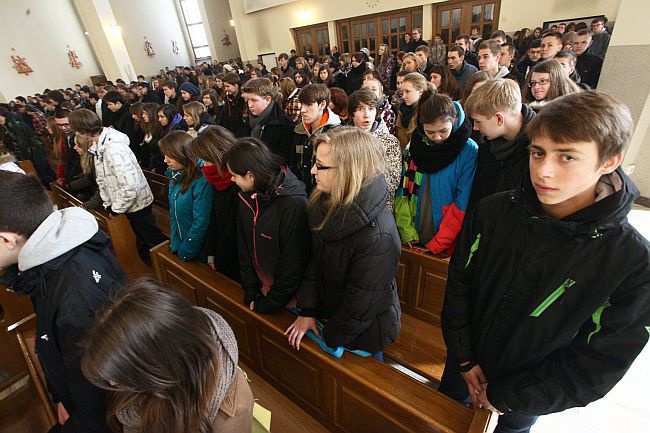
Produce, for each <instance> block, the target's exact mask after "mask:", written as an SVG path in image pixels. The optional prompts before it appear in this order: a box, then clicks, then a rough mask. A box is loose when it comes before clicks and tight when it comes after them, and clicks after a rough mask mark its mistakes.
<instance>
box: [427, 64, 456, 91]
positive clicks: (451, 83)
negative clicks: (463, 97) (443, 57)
mask: <svg viewBox="0 0 650 433" xmlns="http://www.w3.org/2000/svg"><path fill="white" fill-rule="evenodd" d="M433 73H436V74H438V75H440V88H439V89H437V90H438V93H442V94H445V95H447V96H449V97H450V98H451V99H458V98H459V96H460V88H459V87H458V80H457V79H456V77H454V76H453V75H452V73H451V71H450V70H449V67H448V66H446V65H433V67H432V68H431V72H430V73H429V78H431V74H433Z"/></svg>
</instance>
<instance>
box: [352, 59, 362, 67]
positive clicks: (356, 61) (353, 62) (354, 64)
mask: <svg viewBox="0 0 650 433" xmlns="http://www.w3.org/2000/svg"><path fill="white" fill-rule="evenodd" d="M350 63H352V67H353V68H356V67H358V66H359V65H360V64H361V62H360V61H358V60H357V59H355V58H354V57H352V61H351V62H350Z"/></svg>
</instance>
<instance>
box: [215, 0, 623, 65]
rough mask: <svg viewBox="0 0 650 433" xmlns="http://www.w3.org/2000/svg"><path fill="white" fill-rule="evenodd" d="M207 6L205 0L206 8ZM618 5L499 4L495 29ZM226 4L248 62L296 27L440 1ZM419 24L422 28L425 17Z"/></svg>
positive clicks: (285, 42) (600, 0)
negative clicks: (255, 7)
mask: <svg viewBox="0 0 650 433" xmlns="http://www.w3.org/2000/svg"><path fill="white" fill-rule="evenodd" d="M209 1H210V0H206V4H207V3H208V2H209ZM213 1H214V0H213ZM620 2H621V0H571V1H569V0H501V15H500V20H499V28H500V29H503V30H505V31H506V32H514V31H515V30H519V29H521V28H522V27H536V26H538V25H539V26H541V25H542V23H543V22H544V21H551V20H556V19H563V18H578V17H585V16H592V15H601V14H604V15H606V16H607V17H608V18H609V19H610V20H614V19H615V18H616V13H617V11H618V7H619V4H620ZM229 3H230V11H231V12H232V15H233V19H234V20H235V26H236V29H237V36H238V40H239V48H240V51H241V56H242V58H243V59H248V60H250V59H254V58H256V56H257V54H259V53H264V52H276V53H281V52H283V51H288V50H289V49H290V48H294V42H293V38H292V35H291V31H290V29H291V28H294V27H301V26H306V25H310V24H316V23H322V22H327V21H334V20H339V19H345V18H349V17H355V16H361V15H368V14H374V13H379V12H386V11H391V10H396V9H403V8H409V7H413V6H419V5H428V4H432V3H433V4H434V6H435V3H438V1H435V0H433V1H422V0H381V1H379V3H378V4H377V5H376V6H375V7H370V6H369V5H368V3H371V2H366V1H361V0H359V1H350V0H325V1H318V2H314V1H305V0H300V1H295V2H293V3H289V4H285V5H282V6H277V7H273V8H270V9H265V10H262V11H259V12H255V13H251V14H246V13H244V6H243V2H242V0H229ZM424 9H425V10H426V11H429V10H430V9H429V8H424ZM427 13H428V12H427ZM423 18H425V22H426V17H423ZM425 36H427V37H428V35H426V34H425Z"/></svg>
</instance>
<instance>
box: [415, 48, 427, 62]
mask: <svg viewBox="0 0 650 433" xmlns="http://www.w3.org/2000/svg"><path fill="white" fill-rule="evenodd" d="M415 55H416V56H418V58H419V59H420V63H422V64H423V65H424V64H425V63H426V62H427V60H428V59H427V55H426V54H425V53H424V51H416V52H415Z"/></svg>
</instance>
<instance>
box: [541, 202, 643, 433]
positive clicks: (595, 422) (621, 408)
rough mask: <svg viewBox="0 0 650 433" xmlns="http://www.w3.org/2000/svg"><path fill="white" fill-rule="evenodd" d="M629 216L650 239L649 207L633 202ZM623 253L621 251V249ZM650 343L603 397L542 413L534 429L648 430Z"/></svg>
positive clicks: (548, 432) (555, 432)
mask: <svg viewBox="0 0 650 433" xmlns="http://www.w3.org/2000/svg"><path fill="white" fill-rule="evenodd" d="M628 219H629V220H630V222H631V223H632V225H634V227H635V228H636V229H637V230H638V231H639V232H640V233H641V234H642V235H643V236H645V238H646V239H649V240H650V210H649V209H648V208H643V207H640V206H635V208H634V210H632V212H631V213H630V215H629V217H628ZM622 253H623V252H622ZM648 390H650V344H648V345H646V347H645V349H644V350H643V351H642V352H641V354H640V355H639V356H638V358H637V359H636V361H635V362H634V364H632V367H631V368H630V370H628V372H627V374H626V375H625V377H624V378H623V379H622V380H621V381H620V382H619V383H618V384H617V385H616V386H615V387H614V388H613V389H612V390H611V391H610V392H609V394H607V395H606V396H605V397H604V398H603V399H601V400H599V401H596V402H593V403H592V404H590V405H588V406H586V407H584V408H575V409H569V410H566V411H564V412H561V413H557V414H553V415H547V416H544V417H541V418H540V419H539V420H538V421H537V424H535V426H534V427H533V429H532V432H533V433H648V432H650V408H649V407H648V406H649V405H648V395H647V394H646V392H648Z"/></svg>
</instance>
